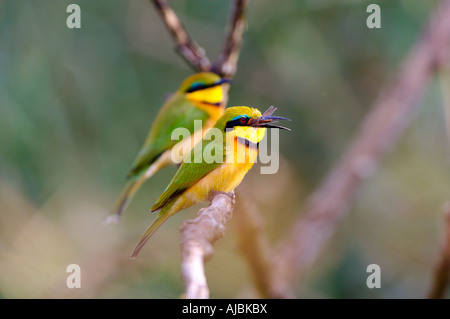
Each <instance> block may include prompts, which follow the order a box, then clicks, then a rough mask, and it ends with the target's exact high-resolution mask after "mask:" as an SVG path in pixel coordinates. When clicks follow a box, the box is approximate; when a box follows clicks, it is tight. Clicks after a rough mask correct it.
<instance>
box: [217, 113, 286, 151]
mask: <svg viewBox="0 0 450 319" xmlns="http://www.w3.org/2000/svg"><path fill="white" fill-rule="evenodd" d="M276 109H277V108H276V107H273V106H271V107H269V108H268V109H267V111H265V112H264V113H263V114H261V112H260V111H259V110H258V109H255V108H251V107H248V106H234V107H229V108H227V109H225V113H224V114H223V115H222V117H221V118H220V119H219V120H218V121H217V123H216V125H215V127H217V128H219V129H221V130H223V131H224V132H226V133H227V134H231V135H233V136H235V137H238V138H241V139H242V138H243V139H246V140H248V141H249V142H252V143H256V144H257V143H259V142H260V141H261V140H262V139H263V138H264V134H265V132H266V128H279V129H282V130H287V131H290V129H289V128H287V127H284V126H279V125H276V124H274V123H276V122H277V121H279V120H288V121H290V119H288V118H285V117H281V116H274V115H273V113H274V112H275V111H276Z"/></svg>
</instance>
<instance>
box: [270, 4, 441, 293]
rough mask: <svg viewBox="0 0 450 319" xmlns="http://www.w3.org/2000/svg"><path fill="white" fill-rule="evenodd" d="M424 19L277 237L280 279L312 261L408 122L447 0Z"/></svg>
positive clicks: (434, 51)
mask: <svg viewBox="0 0 450 319" xmlns="http://www.w3.org/2000/svg"><path fill="white" fill-rule="evenodd" d="M430 22H431V23H430V25H429V26H428V28H427V29H426V30H425V32H424V34H423V35H422V36H421V37H420V38H419V39H418V41H417V43H416V44H415V46H414V47H413V48H412V50H411V52H410V54H409V56H408V57H407V58H406V60H405V62H404V64H403V67H402V68H401V69H400V70H399V71H398V73H397V75H396V77H395V78H394V79H393V81H390V82H388V83H387V84H386V85H385V86H384V88H383V90H382V91H381V92H380V94H379V96H378V99H377V100H376V101H375V103H374V105H373V107H372V109H371V111H370V113H369V114H368V115H367V117H366V119H365V121H364V122H363V125H362V127H361V129H360V131H359V132H358V133H357V135H356V137H355V139H354V141H353V143H352V144H351V145H350V147H349V149H348V150H347V152H346V153H345V154H344V156H343V157H342V159H341V160H340V162H339V163H338V164H337V165H336V166H335V168H334V169H332V171H331V172H330V174H329V175H328V176H327V177H326V179H325V180H324V182H323V183H322V184H321V185H320V186H319V188H318V189H317V190H316V191H315V192H314V193H313V194H312V195H311V196H310V197H309V200H308V201H307V205H306V208H305V210H304V213H302V214H300V216H302V217H301V218H299V219H298V221H297V222H295V224H294V227H293V229H292V231H291V232H289V233H288V235H287V236H286V237H285V238H284V239H283V240H281V241H280V244H279V246H278V247H279V253H278V254H277V256H276V260H278V261H279V271H278V272H279V273H280V274H281V277H280V280H283V282H284V284H285V285H288V284H290V283H291V282H292V280H293V278H298V277H299V276H300V275H301V274H302V273H304V272H305V271H306V270H307V269H308V268H309V267H310V266H311V265H312V264H313V263H314V262H315V261H316V259H317V257H318V256H319V254H320V253H321V252H322V250H323V249H324V247H325V245H326V243H327V242H328V240H329V239H330V238H331V237H332V236H333V234H334V233H335V231H336V228H337V225H338V222H339V221H340V220H341V219H342V218H344V217H345V216H346V215H347V210H346V207H347V205H348V204H349V202H350V199H351V197H352V196H353V195H354V193H355V192H356V190H357V189H358V188H359V186H360V184H361V182H362V181H363V180H365V179H367V178H368V177H369V176H371V175H372V173H373V172H374V169H375V168H376V166H377V165H378V163H379V162H380V160H381V159H382V158H383V156H384V155H385V154H386V153H387V152H388V150H389V149H390V148H391V147H392V146H393V144H394V143H395V142H396V141H397V140H398V139H399V137H400V135H401V134H402V132H403V131H404V129H405V128H406V126H407V125H408V123H409V120H410V117H411V115H412V114H413V111H414V110H415V109H416V107H415V106H416V105H417V103H416V101H417V100H418V99H419V98H420V97H421V95H422V93H423V91H424V90H425V87H426V86H427V84H428V82H429V80H430V78H431V76H432V74H433V72H434V71H435V67H436V65H437V63H438V61H439V57H440V56H443V53H444V52H445V51H447V50H448V49H449V46H448V45H449V42H450V0H445V1H442V2H441V5H440V6H439V8H437V10H436V12H435V13H434V14H433V16H432V17H431V20H430ZM303 216H304V217H303Z"/></svg>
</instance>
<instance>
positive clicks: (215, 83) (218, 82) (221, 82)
mask: <svg viewBox="0 0 450 319" xmlns="http://www.w3.org/2000/svg"><path fill="white" fill-rule="evenodd" d="M231 82H233V81H232V80H231V79H225V78H221V79H220V80H218V81H216V82H214V83H213V84H212V86H217V85H222V84H224V83H231Z"/></svg>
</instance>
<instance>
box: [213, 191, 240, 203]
mask: <svg viewBox="0 0 450 319" xmlns="http://www.w3.org/2000/svg"><path fill="white" fill-rule="evenodd" d="M219 194H222V195H225V196H228V197H230V199H231V200H232V201H234V200H235V199H236V195H235V194H234V192H233V191H232V192H230V193H227V192H221V191H211V192H210V194H209V200H210V201H212V199H213V198H214V197H215V196H216V195H219Z"/></svg>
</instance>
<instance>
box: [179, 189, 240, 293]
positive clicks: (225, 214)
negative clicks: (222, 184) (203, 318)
mask: <svg viewBox="0 0 450 319" xmlns="http://www.w3.org/2000/svg"><path fill="white" fill-rule="evenodd" d="M234 203H235V196H234V192H233V193H230V194H225V193H217V194H215V195H214V196H213V197H212V201H211V205H210V206H208V207H207V208H203V209H200V211H199V212H198V216H197V217H196V218H195V219H192V220H188V221H185V222H184V223H183V224H181V227H180V231H181V258H182V262H181V270H182V275H183V279H184V282H185V284H186V292H185V297H186V298H187V299H207V298H209V289H208V285H207V282H206V276H205V270H204V262H205V261H207V260H208V258H210V257H211V256H212V254H213V251H214V249H213V244H214V243H215V242H216V241H217V240H218V239H219V238H221V237H222V236H223V235H224V233H225V225H226V223H227V222H228V221H229V220H230V219H231V217H232V215H233V207H234Z"/></svg>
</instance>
